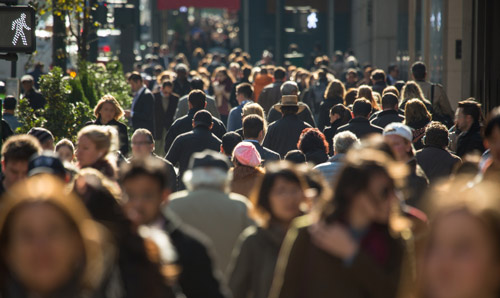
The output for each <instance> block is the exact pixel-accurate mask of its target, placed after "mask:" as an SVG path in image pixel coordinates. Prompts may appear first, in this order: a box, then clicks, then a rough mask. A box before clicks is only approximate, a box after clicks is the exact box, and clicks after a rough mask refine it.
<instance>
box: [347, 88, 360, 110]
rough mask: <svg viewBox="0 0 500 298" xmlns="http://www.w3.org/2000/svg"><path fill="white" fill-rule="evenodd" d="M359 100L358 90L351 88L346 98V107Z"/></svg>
mask: <svg viewBox="0 0 500 298" xmlns="http://www.w3.org/2000/svg"><path fill="white" fill-rule="evenodd" d="M356 98H358V89H356V88H351V89H349V90H347V92H346V94H345V97H344V104H345V106H346V107H348V106H350V105H352V104H353V103H354V101H355V100H356Z"/></svg>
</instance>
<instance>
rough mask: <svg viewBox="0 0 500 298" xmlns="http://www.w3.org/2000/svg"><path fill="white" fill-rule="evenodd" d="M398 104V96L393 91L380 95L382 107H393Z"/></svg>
mask: <svg viewBox="0 0 500 298" xmlns="http://www.w3.org/2000/svg"><path fill="white" fill-rule="evenodd" d="M398 104H399V100H398V97H397V96H396V95H395V94H394V93H392V92H388V93H386V94H384V96H382V109H393V108H394V107H395V106H398Z"/></svg>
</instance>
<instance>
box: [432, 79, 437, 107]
mask: <svg viewBox="0 0 500 298" xmlns="http://www.w3.org/2000/svg"><path fill="white" fill-rule="evenodd" d="M435 87H436V84H431V104H434V88H435Z"/></svg>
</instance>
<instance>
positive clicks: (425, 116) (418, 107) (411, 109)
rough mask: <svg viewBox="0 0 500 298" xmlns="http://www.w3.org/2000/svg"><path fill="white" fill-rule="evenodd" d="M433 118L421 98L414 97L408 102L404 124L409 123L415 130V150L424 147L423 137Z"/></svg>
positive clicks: (413, 130)
mask: <svg viewBox="0 0 500 298" xmlns="http://www.w3.org/2000/svg"><path fill="white" fill-rule="evenodd" d="M431 120H432V116H431V114H430V113H429V111H428V110H427V108H426V107H425V105H424V103H423V102H422V101H421V100H419V99H417V98H414V99H411V100H410V101H408V102H407V103H406V105H405V120H404V124H406V125H408V126H409V127H410V128H411V130H412V132H413V146H414V147H415V150H420V149H422V148H423V147H424V144H423V142H422V138H423V136H424V135H425V129H426V128H427V126H428V125H429V124H430V123H431Z"/></svg>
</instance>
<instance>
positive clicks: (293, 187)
mask: <svg viewBox="0 0 500 298" xmlns="http://www.w3.org/2000/svg"><path fill="white" fill-rule="evenodd" d="M306 188H307V184H306V182H305V181H304V178H303V177H302V176H301V175H300V174H299V173H298V172H297V171H296V170H295V169H294V167H293V165H292V164H290V163H287V162H279V163H272V164H269V166H268V167H267V172H266V174H264V176H263V177H262V178H261V179H259V182H258V183H257V184H256V186H255V192H254V193H253V196H252V202H253V206H254V207H253V210H252V215H253V217H254V219H255V220H256V221H257V222H258V226H256V227H254V226H252V227H249V228H247V229H246V230H245V231H244V232H243V233H242V234H241V235H240V237H239V240H238V244H237V245H236V247H235V248H234V250H233V254H232V259H231V264H230V266H229V271H228V274H229V286H230V288H231V290H232V291H233V296H234V298H247V297H252V298H253V297H255V298H257V297H268V294H269V290H270V288H271V283H272V280H273V274H274V269H275V266H276V262H277V260H278V255H279V251H280V247H281V244H282V242H283V240H284V238H285V235H286V231H287V229H288V227H289V226H290V224H291V222H292V221H293V220H294V219H295V218H296V217H298V216H300V215H301V214H302V212H301V209H300V207H301V204H302V203H304V201H305V190H306Z"/></svg>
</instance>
